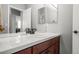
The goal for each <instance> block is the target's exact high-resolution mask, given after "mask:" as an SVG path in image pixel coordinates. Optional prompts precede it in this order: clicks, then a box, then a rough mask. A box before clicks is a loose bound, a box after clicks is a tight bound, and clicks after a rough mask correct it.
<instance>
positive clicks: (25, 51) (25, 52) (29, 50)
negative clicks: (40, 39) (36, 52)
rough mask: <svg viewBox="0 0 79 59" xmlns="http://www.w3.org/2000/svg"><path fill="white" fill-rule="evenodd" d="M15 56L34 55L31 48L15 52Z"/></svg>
mask: <svg viewBox="0 0 79 59" xmlns="http://www.w3.org/2000/svg"><path fill="white" fill-rule="evenodd" d="M13 54H32V50H31V48H27V49H23V50H21V51H18V52H15V53H13Z"/></svg>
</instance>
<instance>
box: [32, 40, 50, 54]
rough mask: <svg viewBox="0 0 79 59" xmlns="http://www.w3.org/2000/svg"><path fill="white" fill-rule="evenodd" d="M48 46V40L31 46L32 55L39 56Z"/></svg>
mask: <svg viewBox="0 0 79 59" xmlns="http://www.w3.org/2000/svg"><path fill="white" fill-rule="evenodd" d="M49 46H50V40H48V41H45V42H43V43H40V44H38V45H35V46H33V54H39V53H41V52H42V51H44V50H45V49H47V48H48V47H49Z"/></svg>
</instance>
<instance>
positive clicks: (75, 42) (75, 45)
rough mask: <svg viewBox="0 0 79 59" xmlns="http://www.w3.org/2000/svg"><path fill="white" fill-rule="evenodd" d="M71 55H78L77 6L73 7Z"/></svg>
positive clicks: (78, 20) (78, 13)
mask: <svg viewBox="0 0 79 59" xmlns="http://www.w3.org/2000/svg"><path fill="white" fill-rule="evenodd" d="M72 53H76V54H77V53H78V54H79V5H77V4H76V5H73V45H72Z"/></svg>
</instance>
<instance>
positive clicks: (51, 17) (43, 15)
mask: <svg viewBox="0 0 79 59" xmlns="http://www.w3.org/2000/svg"><path fill="white" fill-rule="evenodd" d="M38 23H39V24H45V23H48V24H52V23H57V5H53V4H44V6H43V7H42V8H40V9H38Z"/></svg>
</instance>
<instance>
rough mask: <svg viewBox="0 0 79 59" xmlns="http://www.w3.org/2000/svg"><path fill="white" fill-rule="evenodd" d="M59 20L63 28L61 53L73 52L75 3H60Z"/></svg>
mask: <svg viewBox="0 0 79 59" xmlns="http://www.w3.org/2000/svg"><path fill="white" fill-rule="evenodd" d="M58 9H59V11H58V12H59V14H58V20H59V23H60V28H61V31H60V32H61V34H62V38H61V48H62V49H61V53H72V20H73V5H70V4H67V5H66V4H65V5H59V8H58Z"/></svg>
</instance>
